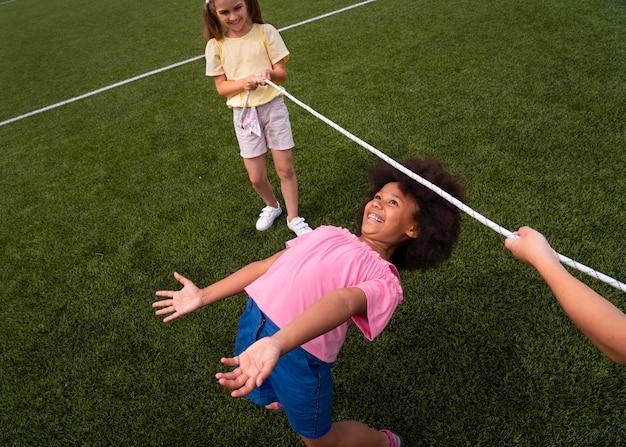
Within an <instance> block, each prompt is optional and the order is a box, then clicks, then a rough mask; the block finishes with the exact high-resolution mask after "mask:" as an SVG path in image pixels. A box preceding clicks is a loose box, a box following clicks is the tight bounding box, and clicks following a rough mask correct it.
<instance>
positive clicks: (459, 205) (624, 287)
mask: <svg viewBox="0 0 626 447" xmlns="http://www.w3.org/2000/svg"><path fill="white" fill-rule="evenodd" d="M265 82H266V83H267V84H268V85H270V86H272V87H273V88H275V89H276V90H278V91H279V92H280V93H282V94H283V95H284V96H286V97H287V98H289V99H290V100H291V101H293V102H294V103H296V104H297V105H299V106H300V107H302V108H303V109H305V110H307V111H308V112H309V113H311V114H312V115H313V116H315V117H317V118H319V119H320V120H322V121H323V122H325V123H326V124H328V125H329V126H330V127H332V128H333V129H335V130H337V131H338V132H340V133H341V134H343V135H344V136H346V137H348V138H349V139H351V140H352V141H354V142H355V143H357V144H358V145H360V146H362V147H363V148H365V149H367V150H368V151H370V152H371V153H373V154H374V155H376V156H377V157H379V158H380V159H382V160H384V161H385V162H386V163H389V164H390V165H391V166H393V167H394V168H396V169H397V170H399V171H400V172H402V173H403V174H405V175H407V176H408V177H410V178H412V179H413V180H415V181H416V182H418V183H420V184H422V185H424V186H425V187H427V188H428V189H430V190H431V191H433V192H434V193H436V194H438V195H439V196H441V197H443V198H444V199H445V200H447V201H448V202H450V203H451V204H452V205H454V206H456V207H457V208H459V209H460V210H461V211H463V212H464V213H466V214H467V215H469V216H470V217H472V218H474V219H476V220H477V221H478V222H480V223H482V224H483V225H485V226H487V227H489V228H491V229H492V230H493V231H495V232H496V233H499V234H501V235H503V236H505V237H508V238H511V237H516V236H515V234H514V233H512V232H511V231H509V230H507V229H506V228H503V227H501V226H500V225H498V224H496V223H495V222H493V221H491V220H489V219H487V218H486V217H485V216H483V215H482V214H480V213H478V212H476V211H474V210H473V209H472V208H470V207H469V206H467V205H465V204H464V203H463V202H461V201H460V200H458V199H457V198H455V197H453V196H452V195H450V194H448V193H447V192H445V191H444V190H443V189H441V188H440V187H438V186H437V185H435V184H433V183H432V182H429V181H428V180H426V179H425V178H423V177H420V176H419V175H417V174H416V173H415V172H413V171H411V170H410V169H407V168H406V167H405V166H402V165H401V164H400V163H398V162H397V161H395V160H394V159H392V158H391V157H389V156H387V155H386V154H384V153H383V152H381V151H379V150H378V149H376V148H375V147H374V146H372V145H370V144H368V143H366V142H365V141H363V140H362V139H360V138H358V137H356V136H355V135H353V134H351V133H350V132H348V131H347V130H345V129H344V128H342V127H341V126H339V125H338V124H336V123H334V122H333V121H331V120H330V119H328V118H326V117H325V116H324V115H322V114H321V113H319V112H317V111H315V110H314V109H313V108H311V107H309V106H308V105H306V104H305V103H303V102H302V101H300V100H299V99H297V98H296V97H295V96H293V95H292V94H290V93H289V92H287V90H285V89H284V88H283V87H280V86H278V85H276V84H274V83H273V82H272V81H270V80H268V79H266V80H265ZM559 260H560V261H561V263H563V264H565V265H568V266H570V267H572V268H574V269H576V270H579V271H581V272H582V273H585V274H587V275H589V276H591V277H593V278H596V279H598V280H600V281H602V282H605V283H606V284H608V285H610V286H613V287H615V288H616V289H618V290H621V291H622V292H626V284H624V283H622V282H620V281H618V280H616V279H614V278H611V277H610V276H607V275H605V274H603V273H600V272H598V271H596V270H594V269H592V268H591V267H587V266H585V265H583V264H581V263H579V262H576V261H574V260H572V259H570V258H568V257H566V256H563V255H561V254H559Z"/></svg>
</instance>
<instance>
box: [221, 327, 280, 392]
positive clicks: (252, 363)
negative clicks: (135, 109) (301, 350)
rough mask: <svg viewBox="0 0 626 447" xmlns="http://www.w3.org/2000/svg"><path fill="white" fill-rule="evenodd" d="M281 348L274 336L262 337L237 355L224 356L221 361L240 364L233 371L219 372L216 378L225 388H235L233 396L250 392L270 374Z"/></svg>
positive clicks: (234, 364)
mask: <svg viewBox="0 0 626 447" xmlns="http://www.w3.org/2000/svg"><path fill="white" fill-rule="evenodd" d="M280 355H281V350H280V347H279V346H278V344H276V343H275V341H274V339H272V337H265V338H261V339H260V340H258V341H256V342H255V343H253V344H252V345H251V346H250V347H249V348H248V349H246V350H245V351H244V352H242V353H241V354H240V355H238V356H236V357H229V358H223V359H222V360H221V362H222V363H223V364H225V365H228V366H232V367H235V366H238V368H235V369H234V370H233V371H230V372H226V373H217V374H216V375H215V378H216V379H217V380H218V382H219V384H220V385H222V386H223V387H224V388H227V389H229V390H233V392H232V393H230V395H231V396H232V397H242V396H246V395H247V394H250V392H252V390H254V388H255V387H257V386H261V384H262V383H263V382H264V381H265V380H266V379H267V378H268V377H269V376H270V374H271V373H272V371H273V370H274V368H275V367H276V364H277V363H278V359H279V358H280Z"/></svg>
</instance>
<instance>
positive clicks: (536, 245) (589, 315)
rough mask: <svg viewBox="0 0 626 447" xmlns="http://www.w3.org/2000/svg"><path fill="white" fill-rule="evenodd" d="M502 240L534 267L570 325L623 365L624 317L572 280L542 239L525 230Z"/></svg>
mask: <svg viewBox="0 0 626 447" xmlns="http://www.w3.org/2000/svg"><path fill="white" fill-rule="evenodd" d="M516 234H517V235H518V236H519V237H518V238H509V239H506V240H505V246H506V248H508V249H509V250H511V252H512V253H513V255H514V256H515V257H516V258H517V259H519V260H520V261H522V262H524V263H526V264H529V265H530V266H531V267H534V268H535V269H536V270H537V271H538V272H539V274H540V275H541V277H542V278H543V279H544V280H545V281H546V284H548V286H549V287H550V290H552V293H553V294H554V296H555V297H556V299H557V300H558V302H559V304H560V305H561V307H562V308H563V310H564V311H565V313H566V314H567V316H568V317H569V318H570V319H571V320H572V322H573V323H574V324H575V325H576V326H577V327H578V329H580V331H581V332H582V333H583V334H585V335H586V336H587V337H588V338H589V340H591V342H592V343H593V344H594V345H595V346H596V347H597V348H598V349H599V350H600V351H602V352H603V353H604V354H606V355H607V356H608V357H609V358H610V359H611V360H613V361H614V362H616V363H619V364H622V365H626V315H624V313H623V312H622V311H621V310H620V309H618V308H617V307H615V306H614V305H613V304H612V303H610V302H609V301H607V300H606V299H604V298H603V297H602V296H600V295H599V294H598V293H596V292H595V291H594V290H592V289H591V288H589V287H588V286H587V285H586V284H584V283H583V282H581V281H579V280H578V279H577V278H575V277H574V276H572V275H571V274H570V273H569V272H568V271H567V270H566V269H565V267H564V266H563V265H562V264H561V262H560V261H559V258H558V254H557V253H556V252H555V251H554V250H553V249H552V247H550V244H549V243H548V241H547V240H546V239H545V237H544V236H543V235H542V234H541V233H539V232H537V231H535V230H533V229H532V228H529V227H522V228H520V229H519V231H518V232H517V233H516Z"/></svg>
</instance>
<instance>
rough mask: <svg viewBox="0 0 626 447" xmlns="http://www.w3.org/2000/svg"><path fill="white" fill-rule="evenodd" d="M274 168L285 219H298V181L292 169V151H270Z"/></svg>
mask: <svg viewBox="0 0 626 447" xmlns="http://www.w3.org/2000/svg"><path fill="white" fill-rule="evenodd" d="M272 158H273V159H274V167H275V169H276V174H278V178H279V179H280V190H281V192H282V193H283V199H284V200H285V207H286V208H287V219H289V220H291V219H293V218H294V217H298V179H297V177H296V171H295V170H294V168H293V156H292V151H291V149H290V150H287V151H276V150H272Z"/></svg>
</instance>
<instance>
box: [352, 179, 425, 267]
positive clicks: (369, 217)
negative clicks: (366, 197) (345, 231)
mask: <svg viewBox="0 0 626 447" xmlns="http://www.w3.org/2000/svg"><path fill="white" fill-rule="evenodd" d="M417 211H419V207H418V205H417V203H415V200H414V199H413V198H412V197H411V196H407V195H405V194H404V193H403V192H402V191H401V190H400V187H399V184H398V183H397V182H392V183H387V184H386V185H385V186H383V187H382V188H381V190H380V191H378V192H377V193H376V194H375V195H374V198H373V199H372V200H370V201H369V202H368V203H367V204H366V205H365V210H364V212H363V223H362V224H361V240H363V241H364V242H366V243H367V244H369V245H370V246H371V247H372V248H373V249H374V250H376V251H378V252H379V253H380V254H381V256H382V257H383V258H384V259H390V257H391V254H393V252H394V251H395V249H396V248H398V246H400V245H401V244H403V243H404V242H405V241H407V240H408V239H410V238H416V237H417V236H418V233H419V231H418V228H417V222H416V220H415V217H414V216H415V213H416V212H417Z"/></svg>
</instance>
